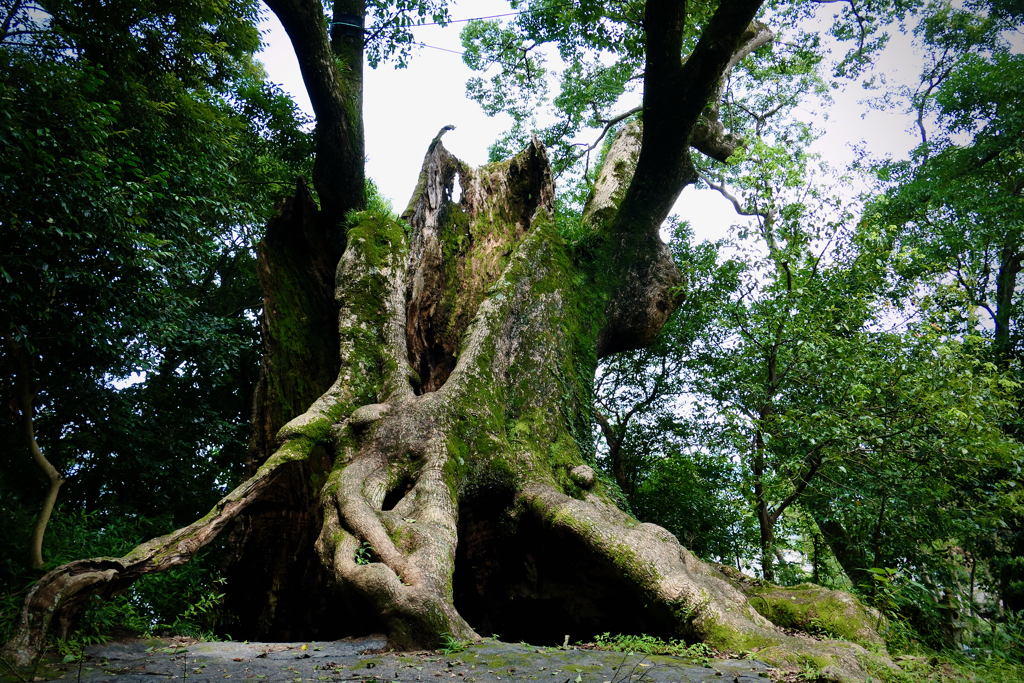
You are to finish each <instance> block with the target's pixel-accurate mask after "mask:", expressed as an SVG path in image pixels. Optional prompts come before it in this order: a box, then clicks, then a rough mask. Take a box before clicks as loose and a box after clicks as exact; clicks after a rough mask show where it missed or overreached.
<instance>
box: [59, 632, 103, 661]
mask: <svg viewBox="0 0 1024 683" xmlns="http://www.w3.org/2000/svg"><path fill="white" fill-rule="evenodd" d="M109 642H110V638H108V637H107V636H104V635H94V634H83V633H77V634H75V635H74V636H72V637H70V638H65V639H61V640H57V641H54V648H55V649H56V650H57V654H58V655H60V656H61V657H62V658H63V662H64V663H65V664H70V663H71V662H77V661H80V660H81V659H82V657H83V656H85V648H87V647H89V646H90V645H103V644H104V643H109Z"/></svg>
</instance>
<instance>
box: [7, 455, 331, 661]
mask: <svg viewBox="0 0 1024 683" xmlns="http://www.w3.org/2000/svg"><path fill="white" fill-rule="evenodd" d="M313 446H314V442H313V441H312V440H311V439H297V440H295V441H292V442H290V443H289V444H288V445H287V446H286V447H285V448H282V449H279V450H278V452H277V453H275V454H274V455H273V456H272V457H271V458H270V459H269V460H268V461H267V462H266V463H264V464H263V466H262V467H260V469H259V470H258V471H257V473H256V474H255V475H253V476H252V477H251V478H249V479H248V480H246V481H245V482H244V483H242V484H241V485H240V486H238V487H237V488H236V489H235V490H233V491H232V492H231V493H229V494H228V495H226V496H224V498H222V499H221V500H220V501H218V503H217V504H216V505H214V506H213V509H212V510H210V512H209V513H208V514H207V515H206V516H205V517H203V518H202V519H200V520H198V521H196V522H193V523H192V524H189V525H188V526H186V527H183V528H181V529H178V530H177V531H174V532H172V533H170V534H168V535H166V536H161V537H159V538H154V539H152V540H150V541H147V542H146V543H143V544H142V545H140V546H138V547H136V548H135V549H134V550H132V551H131V552H130V553H128V554H127V555H125V556H124V557H97V558H92V559H88V560H76V561H75V562H71V563H68V564H65V565H62V566H60V567H57V568H56V569H54V570H53V571H51V572H49V573H48V574H46V575H45V576H44V577H43V578H41V579H40V580H39V581H38V582H36V584H35V585H34V586H33V587H32V589H31V590H30V591H29V594H28V596H27V597H26V598H25V602H24V604H23V606H22V609H21V614H20V615H19V618H18V626H17V628H16V630H15V632H14V635H13V636H11V639H10V640H9V641H7V643H6V644H5V645H4V647H3V653H4V656H5V657H7V658H8V659H10V660H12V661H13V662H14V663H15V664H17V665H19V666H27V665H28V664H30V663H31V662H32V661H33V659H34V658H35V657H36V655H37V654H39V652H41V651H42V649H43V648H44V647H45V646H46V639H47V636H48V635H49V634H50V631H51V629H53V632H54V635H56V637H57V638H65V637H67V633H68V629H69V628H70V626H71V623H72V620H73V618H74V616H75V613H76V612H77V610H78V607H79V606H80V605H81V604H82V603H83V602H84V601H85V600H86V599H87V598H88V597H89V596H91V595H100V596H103V597H113V596H116V595H120V594H121V593H123V592H124V591H125V590H127V588H128V587H129V586H130V585H131V584H132V583H134V582H135V581H136V580H138V579H139V578H140V577H142V576H144V575H146V574H154V573H157V572H162V571H164V570H167V569H170V568H171V567H176V566H178V565H180V564H185V563H186V562H188V561H189V560H191V559H192V557H193V556H194V555H195V554H196V552H198V551H199V550H200V549H201V548H202V547H203V546H205V545H206V544H208V543H209V542H210V541H212V540H213V539H214V538H216V537H217V534H219V533H220V532H221V531H222V530H223V529H224V527H225V526H227V524H228V522H230V521H231V520H232V519H234V518H235V517H236V516H237V515H238V514H239V513H240V512H241V511H242V510H244V509H245V508H246V507H247V506H248V505H249V504H250V503H252V502H253V501H255V500H257V499H258V498H259V497H260V495H261V494H262V493H263V492H264V491H266V490H267V489H268V488H269V487H270V485H271V484H272V483H273V481H274V479H275V478H277V476H279V475H280V474H282V473H283V470H284V468H286V467H294V466H298V463H299V462H300V461H302V460H305V459H306V458H308V457H309V455H310V453H311V451H312V449H313Z"/></svg>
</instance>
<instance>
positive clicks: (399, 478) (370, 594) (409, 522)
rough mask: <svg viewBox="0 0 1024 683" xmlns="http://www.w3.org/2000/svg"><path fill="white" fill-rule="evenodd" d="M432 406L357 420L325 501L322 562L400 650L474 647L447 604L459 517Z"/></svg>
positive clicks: (364, 412)
mask: <svg viewBox="0 0 1024 683" xmlns="http://www.w3.org/2000/svg"><path fill="white" fill-rule="evenodd" d="M438 404H439V401H438V398H437V394H436V393H434V394H426V395H424V396H419V397H412V398H409V399H407V400H405V401H403V402H400V403H398V404H396V405H394V406H393V407H391V408H390V409H388V410H384V408H385V406H379V408H381V410H377V411H374V410H372V409H373V408H374V406H364V407H363V408H360V409H359V410H358V411H356V413H354V414H353V416H352V418H351V419H350V420H349V422H348V425H347V427H346V429H348V430H349V431H348V436H347V440H346V441H345V442H344V450H343V451H342V452H341V453H339V456H338V458H337V459H336V464H335V468H334V470H333V471H332V472H331V475H330V476H329V478H328V480H327V483H326V484H325V486H324V488H323V491H322V493H321V501H322V505H323V511H324V524H323V527H322V529H321V533H320V537H319V539H318V541H317V552H318V553H319V555H320V558H321V561H322V562H323V563H324V566H325V567H327V568H328V569H329V571H331V572H332V573H333V574H334V576H335V578H336V579H337V582H338V584H339V585H342V586H345V587H346V588H347V589H351V590H354V591H355V592H357V593H358V594H359V595H361V596H362V597H363V599H364V600H365V601H366V602H368V603H369V604H370V605H372V606H373V608H374V612H375V613H376V614H378V615H379V616H380V617H381V619H382V621H383V622H384V625H385V627H386V629H387V633H388V640H389V642H390V644H391V646H392V647H396V648H402V649H408V648H415V647H436V646H437V645H438V644H439V642H440V639H441V635H442V634H444V633H450V634H452V635H453V636H455V637H457V638H461V639H473V640H475V639H477V638H478V636H477V635H476V633H474V632H473V630H472V629H471V628H470V627H469V625H468V624H467V623H466V622H465V621H464V620H463V619H462V617H461V616H459V614H458V612H457V611H456V610H455V607H454V605H453V604H452V576H453V573H454V569H455V567H454V558H455V546H456V540H457V523H458V517H457V515H458V512H457V509H456V505H455V501H454V498H453V496H452V493H451V489H450V487H449V485H448V482H447V481H446V478H445V464H446V463H447V461H448V458H449V454H448V451H447V445H446V440H445V439H444V437H443V432H442V430H441V429H440V428H439V427H438V423H437V419H436V417H434V415H435V414H436V413H437V412H438V410H439V405H438ZM389 495H390V496H391V500H392V501H394V502H392V503H391V504H389V506H388V507H389V508H390V509H387V510H384V509H382V508H383V507H384V502H385V498H387V497H388V496H389Z"/></svg>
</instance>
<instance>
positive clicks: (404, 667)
mask: <svg viewBox="0 0 1024 683" xmlns="http://www.w3.org/2000/svg"><path fill="white" fill-rule="evenodd" d="M385 647H386V643H385V641H384V638H383V637H380V636H369V637H365V638H359V639H350V640H340V641H334V642H310V643H248V642H246V643H241V642H198V641H194V640H187V639H181V638H171V639H132V640H122V641H117V642H111V643H107V644H105V645H95V646H91V647H89V648H87V649H86V654H85V657H83V659H82V660H81V661H80V662H68V663H64V662H62V661H61V660H60V659H59V658H57V659H56V661H48V660H49V659H50V658H44V659H43V660H42V661H41V662H40V663H39V665H38V666H37V667H36V668H35V670H34V671H28V672H21V673H20V674H19V676H18V677H15V676H12V675H10V674H11V672H10V671H6V672H4V673H5V674H6V675H4V676H3V680H4V681H19V679H20V681H21V682H22V683H30V681H35V683H39V682H44V683H45V682H48V681H56V680H62V681H76V682H79V681H80V682H81V683H100V682H101V681H110V682H111V683H114V682H116V683H155V681H154V678H153V677H154V676H155V677H157V678H165V679H190V680H191V681H193V683H213V682H214V681H216V683H225V679H236V680H238V679H241V681H240V682H239V683H243V682H244V683H323V682H325V681H361V682H363V683H388V682H390V681H395V682H400V683H405V682H407V681H408V682H409V683H429V682H436V683H441V682H442V681H452V683H464V682H467V683H483V682H487V683H490V682H492V681H506V682H508V683H511V682H512V681H548V682H550V683H765V680H764V678H763V677H766V676H768V672H769V668H768V666H767V665H766V664H763V663H761V662H757V661H754V660H749V659H723V660H716V659H711V660H697V661H694V660H689V659H683V658H680V657H669V656H662V655H641V654H624V653H621V652H604V651H598V650H589V649H586V650H584V649H576V648H573V647H570V648H568V649H562V648H554V647H536V646H532V645H527V644H525V643H518V644H517V643H503V642H499V641H496V640H491V639H485V640H483V641H482V642H480V643H477V644H474V645H470V646H468V647H466V648H465V649H464V650H462V651H460V652H453V651H451V650H448V651H434V650H430V651H423V652H388V651H386V649H385ZM250 679H251V681H250Z"/></svg>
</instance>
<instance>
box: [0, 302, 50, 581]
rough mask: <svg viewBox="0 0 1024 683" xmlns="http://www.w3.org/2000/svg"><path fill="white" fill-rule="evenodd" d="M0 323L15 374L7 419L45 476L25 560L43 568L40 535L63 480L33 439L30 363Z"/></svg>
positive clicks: (33, 565) (12, 336)
mask: <svg viewBox="0 0 1024 683" xmlns="http://www.w3.org/2000/svg"><path fill="white" fill-rule="evenodd" d="M3 324H4V331H3V335H4V342H5V344H6V346H7V350H8V352H9V353H10V354H11V355H12V356H14V359H15V363H16V367H17V368H18V372H17V375H16V376H15V379H14V385H15V395H14V398H13V399H12V400H11V403H10V408H11V418H12V419H14V420H16V421H17V422H18V423H19V424H20V426H21V434H22V438H23V439H24V443H25V446H26V447H27V448H28V452H29V455H31V456H32V460H33V461H35V463H36V465H37V466H38V467H39V470H40V473H41V474H42V476H43V477H44V478H45V479H46V494H45V496H44V497H43V502H42V505H41V506H40V508H39V513H38V514H37V515H36V519H35V522H33V524H32V535H31V536H30V538H29V546H28V557H27V559H28V563H29V566H31V567H32V568H33V569H43V568H44V567H45V566H46V563H45V562H44V560H43V537H44V536H45V535H46V526H47V525H48V524H49V522H50V515H51V514H52V513H53V507H54V505H56V503H57V494H58V493H59V492H60V487H61V484H63V483H64V479H63V478H62V477H61V476H60V473H59V472H58V471H57V468H55V467H54V466H53V465H52V464H51V463H50V461H49V460H47V459H46V456H44V455H43V452H42V450H41V449H40V448H39V443H38V442H37V441H36V433H35V425H34V424H33V420H32V403H33V402H34V399H35V392H34V391H32V364H31V362H30V360H29V356H28V352H27V351H25V349H24V348H23V347H22V346H21V345H20V344H18V342H17V340H16V339H15V338H14V335H13V333H12V332H11V325H10V323H9V322H7V321H3Z"/></svg>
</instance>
